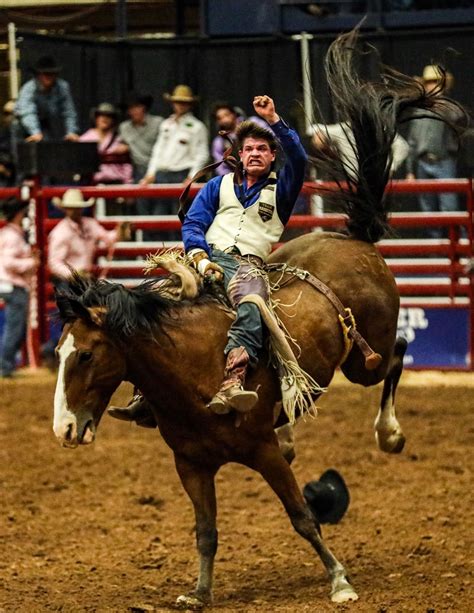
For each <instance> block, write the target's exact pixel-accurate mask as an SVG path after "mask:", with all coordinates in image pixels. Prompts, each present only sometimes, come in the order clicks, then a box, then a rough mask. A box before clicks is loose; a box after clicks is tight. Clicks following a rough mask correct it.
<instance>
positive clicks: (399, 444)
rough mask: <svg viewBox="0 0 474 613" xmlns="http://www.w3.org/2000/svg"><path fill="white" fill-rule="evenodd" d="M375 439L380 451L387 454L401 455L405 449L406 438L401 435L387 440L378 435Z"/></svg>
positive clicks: (389, 437) (398, 434)
mask: <svg viewBox="0 0 474 613" xmlns="http://www.w3.org/2000/svg"><path fill="white" fill-rule="evenodd" d="M375 438H376V440H377V445H378V446H379V449H380V451H384V452H385V453H401V452H402V451H403V448H404V447H405V442H406V438H405V436H404V435H403V434H401V433H397V434H396V435H392V436H388V437H386V438H382V437H381V436H380V435H377V433H376V435H375Z"/></svg>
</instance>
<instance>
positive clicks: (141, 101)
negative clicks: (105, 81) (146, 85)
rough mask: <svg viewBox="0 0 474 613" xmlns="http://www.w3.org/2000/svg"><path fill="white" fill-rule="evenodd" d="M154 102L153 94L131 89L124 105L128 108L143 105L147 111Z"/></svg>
mask: <svg viewBox="0 0 474 613" xmlns="http://www.w3.org/2000/svg"><path fill="white" fill-rule="evenodd" d="M152 104H153V96H150V95H149V94H143V93H141V92H136V91H131V92H129V93H128V94H127V97H126V98H125V104H124V106H125V107H126V108H128V107H130V106H138V105H142V106H144V107H145V108H146V110H147V111H149V110H150V108H151V105H152Z"/></svg>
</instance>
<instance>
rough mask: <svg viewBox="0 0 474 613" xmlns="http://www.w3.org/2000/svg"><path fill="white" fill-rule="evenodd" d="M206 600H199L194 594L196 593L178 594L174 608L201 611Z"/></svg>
mask: <svg viewBox="0 0 474 613" xmlns="http://www.w3.org/2000/svg"><path fill="white" fill-rule="evenodd" d="M206 604H208V603H206V602H204V600H201V599H200V598H198V596H196V594H182V595H181V596H178V598H177V599H176V608H177V609H184V610H191V611H201V610H202V609H204V607H205V606H206Z"/></svg>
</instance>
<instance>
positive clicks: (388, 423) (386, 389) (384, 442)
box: [374, 338, 407, 453]
mask: <svg viewBox="0 0 474 613" xmlns="http://www.w3.org/2000/svg"><path fill="white" fill-rule="evenodd" d="M406 348H407V342H406V340H405V339H404V338H397V340H396V342H395V347H394V350H393V357H392V362H391V364H390V369H389V371H388V374H387V376H386V377H385V381H384V384H383V391H382V399H381V401H380V409H379V412H378V414H377V417H376V418H375V423H374V429H375V440H376V441H377V445H378V446H379V449H381V450H382V451H386V452H387V453H400V452H401V451H402V449H403V447H404V446H405V436H404V434H403V431H402V428H401V426H400V424H399V423H398V419H397V416H396V414H395V392H396V390H397V385H398V382H399V380H400V376H401V374H402V371H403V356H404V355H405V351H406Z"/></svg>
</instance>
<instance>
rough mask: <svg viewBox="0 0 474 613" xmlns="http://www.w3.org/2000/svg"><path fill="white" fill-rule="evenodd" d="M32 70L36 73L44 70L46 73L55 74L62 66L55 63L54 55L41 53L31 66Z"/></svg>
mask: <svg viewBox="0 0 474 613" xmlns="http://www.w3.org/2000/svg"><path fill="white" fill-rule="evenodd" d="M33 70H34V71H35V72H36V73H40V72H44V73H46V74H57V73H58V72H61V70H62V66H59V65H58V64H57V63H56V60H55V59H54V57H51V56H50V55H43V56H42V57H40V58H39V59H38V61H37V62H36V64H35V65H34V66H33Z"/></svg>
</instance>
